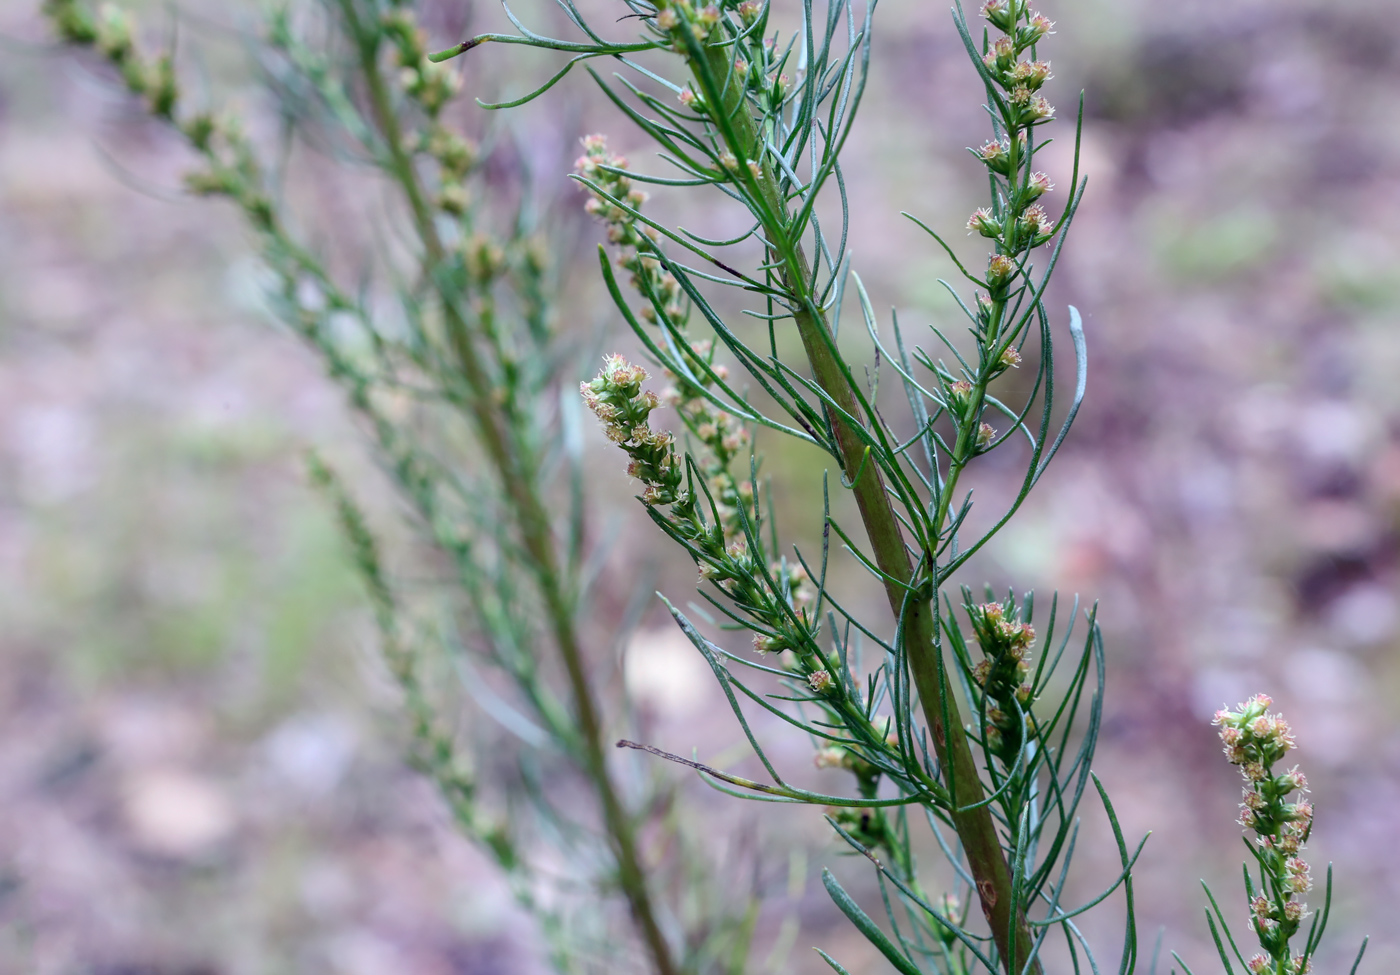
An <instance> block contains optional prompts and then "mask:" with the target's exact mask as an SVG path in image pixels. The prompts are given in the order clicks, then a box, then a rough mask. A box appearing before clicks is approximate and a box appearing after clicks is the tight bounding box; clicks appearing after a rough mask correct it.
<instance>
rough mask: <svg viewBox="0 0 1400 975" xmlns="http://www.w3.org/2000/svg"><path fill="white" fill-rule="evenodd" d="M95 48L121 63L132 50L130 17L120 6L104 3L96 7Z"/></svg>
mask: <svg viewBox="0 0 1400 975" xmlns="http://www.w3.org/2000/svg"><path fill="white" fill-rule="evenodd" d="M97 18H98V20H97V37H96V41H97V49H98V50H99V51H101V52H102V53H103V54H104V55H106V56H107V57H108V58H110V59H112V60H113V61H114V62H117V63H121V62H122V61H124V60H126V59H127V58H128V57H130V56H131V54H132V52H133V47H132V40H131V18H130V17H129V16H128V15H127V13H126V12H125V11H124V10H122V9H121V8H120V7H118V6H116V5H115V4H111V3H104V4H103V5H102V6H101V7H99V8H98V9H97Z"/></svg>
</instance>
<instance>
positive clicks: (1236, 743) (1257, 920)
mask: <svg viewBox="0 0 1400 975" xmlns="http://www.w3.org/2000/svg"><path fill="white" fill-rule="evenodd" d="M1272 703H1273V701H1272V700H1271V699H1270V698H1269V696H1268V695H1266V694H1256V695H1255V696H1254V697H1251V698H1250V699H1249V700H1248V701H1245V702H1244V703H1243V704H1240V705H1238V706H1237V707H1236V710H1234V711H1230V710H1224V709H1222V710H1220V711H1217V712H1216V713H1215V719H1214V721H1213V723H1214V724H1216V725H1219V726H1220V740H1221V741H1222V742H1224V743H1225V755H1226V757H1227V758H1228V759H1229V760H1230V763H1231V764H1232V765H1238V766H1240V772H1241V774H1242V775H1243V776H1244V780H1245V786H1244V802H1242V803H1241V804H1240V810H1241V811H1240V820H1239V822H1240V825H1241V826H1243V827H1244V828H1245V829H1248V830H1252V831H1253V832H1254V835H1255V846H1254V848H1253V852H1254V856H1255V858H1256V859H1257V860H1258V861H1259V866H1260V869H1261V870H1262V871H1263V876H1264V888H1263V889H1261V890H1258V891H1254V890H1253V889H1251V890H1250V891H1249V896H1250V905H1249V906H1250V922H1251V925H1252V926H1253V928H1254V932H1255V934H1256V935H1257V936H1258V938H1259V945H1260V947H1262V948H1263V949H1264V951H1263V952H1261V953H1259V954H1256V955H1254V957H1252V958H1251V959H1250V960H1249V962H1248V968H1249V971H1250V972H1252V973H1255V975H1263V973H1266V972H1267V973H1269V975H1304V973H1305V972H1308V971H1310V970H1311V968H1312V964H1311V960H1310V959H1309V958H1308V957H1307V956H1306V955H1290V954H1289V946H1288V943H1289V940H1290V939H1291V938H1292V937H1293V935H1294V934H1296V933H1297V931H1298V928H1299V925H1301V924H1302V921H1303V919H1304V918H1306V917H1307V916H1308V914H1309V912H1308V906H1307V904H1306V903H1304V902H1303V901H1302V900H1301V896H1302V895H1303V894H1306V893H1307V892H1308V891H1309V890H1310V889H1312V878H1311V877H1310V876H1309V872H1308V864H1307V862H1306V861H1304V860H1303V859H1302V857H1301V856H1300V855H1299V854H1300V853H1301V852H1302V849H1303V844H1304V843H1306V842H1307V839H1308V836H1309V834H1310V833H1311V832H1312V822H1313V807H1312V803H1310V802H1308V801H1307V800H1306V799H1304V798H1302V797H1301V796H1300V797H1298V798H1297V800H1296V801H1292V802H1290V801H1289V798H1288V797H1289V796H1290V795H1291V794H1292V793H1294V792H1306V791H1307V789H1308V780H1307V778H1306V777H1305V776H1304V775H1303V773H1302V772H1300V771H1298V767H1297V766H1296V765H1295V766H1294V767H1293V768H1291V769H1289V770H1288V771H1287V772H1277V771H1275V769H1274V766H1275V765H1276V764H1277V763H1278V762H1280V761H1281V760H1282V759H1283V757H1284V756H1285V755H1286V754H1288V752H1290V751H1291V750H1292V749H1293V748H1294V747H1296V746H1295V743H1294V740H1293V731H1292V729H1291V728H1289V726H1288V722H1287V721H1284V720H1283V718H1282V717H1281V716H1280V715H1277V714H1273V713H1270V712H1269V711H1268V707H1269V705H1271V704H1272Z"/></svg>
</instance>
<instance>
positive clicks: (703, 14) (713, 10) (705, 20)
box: [695, 4, 720, 31]
mask: <svg viewBox="0 0 1400 975" xmlns="http://www.w3.org/2000/svg"><path fill="white" fill-rule="evenodd" d="M719 16H720V15H719V7H716V6H715V5H714V4H710V5H709V6H707V7H705V8H704V9H703V10H701V11H700V12H699V13H698V14H696V15H695V22H696V23H697V24H699V25H700V26H701V27H703V28H705V30H706V31H709V30H710V29H712V28H713V27H714V26H715V25H716V24H718V23H719Z"/></svg>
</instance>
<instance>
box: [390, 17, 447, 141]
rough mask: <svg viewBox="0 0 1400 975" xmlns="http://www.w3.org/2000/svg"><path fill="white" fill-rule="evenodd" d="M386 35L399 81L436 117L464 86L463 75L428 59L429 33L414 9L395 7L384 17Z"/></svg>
mask: <svg viewBox="0 0 1400 975" xmlns="http://www.w3.org/2000/svg"><path fill="white" fill-rule="evenodd" d="M381 26H382V27H383V30H384V36H385V38H386V39H387V40H388V41H389V43H390V44H392V45H393V47H394V54H395V57H396V58H397V59H398V64H399V68H400V71H399V82H400V84H401V85H402V86H403V89H404V92H405V93H406V94H407V95H408V96H409V97H410V98H412V99H413V100H414V101H415V102H416V103H417V104H418V106H419V107H420V108H422V109H423V111H424V112H426V113H427V114H428V116H429V117H430V118H436V117H437V115H438V113H439V112H441V111H442V109H443V106H445V105H446V104H447V103H448V102H449V101H451V100H452V97H453V96H454V95H456V94H457V92H458V91H460V90H461V88H462V76H461V75H460V74H458V73H457V72H456V71H455V70H453V69H452V68H449V67H448V66H446V65H443V64H437V63H434V62H432V61H429V60H428V47H427V43H428V35H427V32H426V31H424V30H423V29H422V28H421V27H419V26H418V23H417V21H416V20H415V19H414V16H413V13H412V12H411V11H409V10H406V9H405V8H403V7H395V8H394V9H392V10H389V11H388V12H386V13H385V14H384V17H383V19H382V20H381Z"/></svg>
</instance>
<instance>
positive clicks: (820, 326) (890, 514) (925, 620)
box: [692, 46, 1042, 975]
mask: <svg viewBox="0 0 1400 975" xmlns="http://www.w3.org/2000/svg"><path fill="white" fill-rule="evenodd" d="M704 55H705V63H704V65H703V66H702V65H700V64H695V63H692V69H693V70H694V72H695V76H696V81H697V82H698V83H699V84H700V85H701V87H702V90H703V89H708V88H712V87H713V86H714V81H715V79H725V78H729V77H730V74H731V72H730V70H729V59H730V50H729V48H727V47H717V46H708V47H705V48H704ZM706 94H707V96H708V95H718V96H720V97H717V98H713V100H712V104H715V105H717V106H720V108H719V109H718V110H719V111H723V112H724V113H725V120H726V122H727V124H722V125H721V126H720V128H721V130H728V131H727V132H726V138H728V137H729V136H731V135H732V137H733V141H734V142H735V143H736V144H734V145H731V146H730V147H729V148H730V150H731V151H732V152H734V153H735V155H736V156H737V157H738V158H739V159H740V160H741V163H742V162H746V161H747V160H756V161H757V160H759V159H761V158H762V153H761V151H760V150H761V148H762V146H761V143H760V141H759V135H758V130H757V126H756V125H755V123H754V119H753V116H752V114H751V112H750V111H749V107H748V105H747V104H746V103H745V101H744V95H743V92H742V90H741V89H740V88H739V87H737V86H736V85H734V84H732V83H731V84H730V85H729V87H727V88H726V89H725V90H724V91H723V92H722V93H720V92H710V91H707V92H706ZM739 172H740V173H741V174H742V173H743V168H742V165H741V167H740V168H739ZM762 172H763V175H762V177H761V178H756V179H753V180H752V181H751V185H750V188H751V189H753V190H756V191H757V192H758V193H759V194H760V195H761V196H762V198H763V202H764V205H765V208H766V209H767V211H768V212H769V213H771V214H774V215H776V216H777V218H778V219H779V220H780V221H785V220H786V217H787V204H786V201H785V200H784V199H783V197H782V193H781V192H780V190H779V189H778V181H777V177H776V174H775V173H774V171H773V169H772V167H771V166H768V165H766V164H765V165H764V166H763V170H762ZM741 178H742V176H741ZM763 229H764V232H765V233H766V235H767V237H768V240H769V241H770V242H772V243H774V244H775V245H777V244H778V242H780V241H784V240H786V237H787V230H786V228H785V227H784V226H781V225H777V226H765V227H764V228H763ZM775 256H777V257H781V258H782V259H784V261H785V263H786V267H785V269H784V277H785V281H786V284H787V286H788V287H789V288H790V289H791V291H792V293H793V294H794V296H796V297H797V298H798V299H799V300H798V302H797V310H796V311H795V312H794V316H793V317H794V319H795V320H796V323H797V330H798V334H799V335H800V337H801V339H802V347H803V350H804V351H805V353H806V355H807V361H808V363H809V365H810V366H811V369H812V376H813V378H814V379H815V380H816V382H817V384H818V385H819V386H821V388H822V389H823V390H824V391H825V392H826V394H827V395H828V396H830V397H831V399H832V400H833V401H834V402H835V403H836V405H837V406H839V407H840V408H841V410H842V411H844V413H845V414H846V415H848V416H851V417H857V418H858V417H860V416H861V415H862V411H861V407H860V403H859V400H858V398H857V396H856V394H855V391H854V390H853V389H852V388H851V385H850V381H849V380H848V379H847V377H846V375H845V373H844V371H843V370H842V369H841V366H840V363H839V362H838V361H837V358H836V354H835V352H834V347H835V343H834V340H833V338H832V335H831V330H830V328H829V326H828V324H827V322H826V319H825V316H824V315H823V313H822V312H821V310H820V309H818V308H817V307H816V306H815V303H814V302H813V301H811V300H810V298H811V296H810V294H808V293H807V291H808V282H809V281H811V279H812V274H811V267H810V265H809V264H808V261H807V257H806V254H805V253H804V251H803V250H802V248H801V245H800V244H799V243H797V242H793V243H792V246H791V248H790V250H789V252H788V253H787V254H784V255H775ZM872 422H878V421H876V420H873V419H872ZM832 425H833V427H834V429H835V433H836V441H837V446H838V448H839V450H840V453H841V462H842V467H843V469H844V471H845V473H846V475H847V477H856V472H857V471H859V472H860V475H859V477H856V480H855V483H854V485H853V486H852V490H853V491H854V493H855V497H856V505H857V507H858V508H859V509H860V516H861V521H862V522H863V523H864V526H865V532H866V536H867V537H868V538H869V540H870V547H871V550H872V551H873V553H874V555H875V563H876V565H877V566H878V567H879V569H880V571H881V572H883V573H884V574H885V575H886V576H888V577H889V578H890V579H893V580H897V581H896V582H887V583H886V584H885V594H886V597H887V598H888V600H889V604H890V609H891V611H892V612H893V613H894V615H895V618H896V619H901V618H902V620H903V624H904V643H905V648H906V653H907V657H908V660H909V667H910V670H911V672H912V673H913V676H914V684H915V687H916V688H917V689H918V692H919V700H920V701H921V702H922V704H923V710H924V719H925V720H926V721H927V723H928V726H929V729H930V730H931V731H932V733H933V743H934V750H935V753H936V754H937V756H938V761H939V763H940V765H941V766H942V768H943V770H944V777H945V779H946V780H947V786H948V791H949V794H950V796H951V800H952V807H953V808H952V810H951V816H952V819H953V826H954V828H955V829H956V830H957V833H958V838H959V840H961V841H962V846H963V852H964V854H965V855H966V857H967V862H968V868H969V870H970V871H971V873H972V877H973V880H974V881H975V882H976V885H977V896H978V899H979V900H980V901H981V904H982V913H983V915H984V916H985V917H986V919H987V923H988V925H989V926H990V927H991V932H992V937H993V939H994V940H995V941H996V945H997V951H998V953H999V954H1000V956H1001V959H1002V963H1003V964H1004V965H1005V966H1006V970H1007V972H1008V975H1014V973H1013V968H1014V969H1016V970H1021V969H1023V968H1024V966H1025V960H1026V959H1027V958H1029V957H1030V954H1031V951H1032V946H1033V941H1032V938H1031V933H1030V928H1029V926H1028V925H1027V924H1026V920H1025V914H1024V908H1021V909H1018V910H1016V912H1015V916H1013V914H1012V908H1013V905H1012V884H1011V873H1010V870H1009V869H1008V867H1007V862H1006V857H1005V855H1004V854H1003V853H1002V849H1001V843H1000V840H999V839H998V837H997V828H996V822H995V820H993V818H992V812H991V809H990V808H989V807H988V806H986V805H982V804H981V803H982V802H983V800H984V799H985V797H986V794H985V792H984V790H983V788H982V780H981V777H980V776H979V775H978V771H977V761H976V759H975V757H974V756H973V754H972V748H971V746H970V745H969V744H968V740H967V735H966V733H965V732H964V730H963V725H962V716H961V714H960V711H959V708H958V702H957V699H956V698H955V697H954V696H953V692H952V688H951V686H950V685H949V684H948V683H947V682H946V681H945V680H944V679H943V677H942V674H941V669H942V668H941V667H940V661H939V654H940V653H941V652H942V650H941V647H942V643H941V640H940V639H939V634H938V622H937V615H936V611H935V610H936V607H935V605H934V603H933V599H915V598H906V596H907V594H908V588H907V586H908V584H910V583H912V582H913V581H914V578H915V575H916V573H915V566H914V565H913V563H912V562H911V561H910V558H909V550H908V548H907V547H906V545H905V542H904V532H903V530H902V529H901V527H900V524H899V518H898V516H897V515H896V514H895V510H894V506H893V504H892V503H891V501H890V496H889V493H888V492H887V490H886V489H885V482H884V478H883V477H882V476H881V474H880V471H879V468H878V467H877V466H876V465H875V464H871V463H867V462H865V460H866V458H865V452H866V447H865V444H864V442H863V441H862V439H861V437H860V435H859V434H858V433H857V431H856V430H855V429H853V428H852V427H851V426H850V424H849V423H848V422H847V421H845V420H836V421H835V422H834V423H833V424H832ZM936 594H937V593H936V589H935V593H934V597H935V598H936ZM974 806H975V807H976V808H969V807H974ZM1041 970H1042V969H1041V965H1040V962H1039V960H1038V959H1037V960H1036V961H1035V963H1034V964H1033V965H1031V967H1030V969H1029V971H1030V972H1031V973H1034V975H1040V972H1041Z"/></svg>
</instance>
